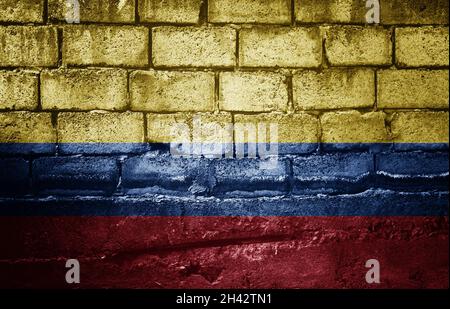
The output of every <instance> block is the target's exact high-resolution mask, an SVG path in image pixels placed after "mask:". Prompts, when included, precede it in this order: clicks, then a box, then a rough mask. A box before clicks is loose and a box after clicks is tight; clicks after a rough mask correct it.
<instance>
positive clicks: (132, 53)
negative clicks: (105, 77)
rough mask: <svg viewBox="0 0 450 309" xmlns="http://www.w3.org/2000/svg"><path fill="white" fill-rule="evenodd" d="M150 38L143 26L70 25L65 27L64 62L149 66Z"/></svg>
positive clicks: (73, 63)
mask: <svg viewBox="0 0 450 309" xmlns="http://www.w3.org/2000/svg"><path fill="white" fill-rule="evenodd" d="M148 38H149V31H148V29H147V28H144V27H124V26H121V27H108V26H79V27H78V26H73V27H71V26H68V27H65V28H64V38H63V41H64V46H63V51H62V53H63V62H64V64H66V65H109V66H130V67H142V66H145V65H147V64H148V48H149V46H148Z"/></svg>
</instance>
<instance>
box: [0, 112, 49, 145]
mask: <svg viewBox="0 0 450 309" xmlns="http://www.w3.org/2000/svg"><path fill="white" fill-rule="evenodd" d="M0 129H1V130H0V141H1V142H2V143H5V142H6V143H53V142H56V132H55V130H54V129H53V125H52V119H51V114H50V113H30V112H10V113H0Z"/></svg>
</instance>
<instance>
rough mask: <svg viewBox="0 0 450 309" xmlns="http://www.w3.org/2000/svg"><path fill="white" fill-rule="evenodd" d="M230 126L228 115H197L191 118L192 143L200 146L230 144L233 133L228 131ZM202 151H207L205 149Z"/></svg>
mask: <svg viewBox="0 0 450 309" xmlns="http://www.w3.org/2000/svg"><path fill="white" fill-rule="evenodd" d="M232 124H233V119H232V117H231V114H228V113H217V114H212V113H201V114H200V113H197V114H195V115H193V118H192V141H193V142H194V143H200V144H202V146H207V144H217V143H220V144H221V143H232V142H233V133H232V132H231V130H230V129H231V125H232ZM203 150H204V151H205V150H207V147H204V149H203ZM202 154H205V152H202Z"/></svg>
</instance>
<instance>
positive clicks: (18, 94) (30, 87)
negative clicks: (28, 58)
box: [0, 71, 39, 110]
mask: <svg viewBox="0 0 450 309" xmlns="http://www.w3.org/2000/svg"><path fill="white" fill-rule="evenodd" d="M38 80H39V77H38V75H37V74H36V73H35V72H27V71H25V72H9V71H0V109H13V110H33V109H35V108H36V107H37V105H38Z"/></svg>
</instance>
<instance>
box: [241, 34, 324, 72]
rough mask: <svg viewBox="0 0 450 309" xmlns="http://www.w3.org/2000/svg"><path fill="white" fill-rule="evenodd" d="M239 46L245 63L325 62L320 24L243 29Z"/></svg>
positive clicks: (314, 64)
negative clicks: (311, 26) (299, 26)
mask: <svg viewBox="0 0 450 309" xmlns="http://www.w3.org/2000/svg"><path fill="white" fill-rule="evenodd" d="M239 46H240V50H239V52H240V54H239V61H240V63H239V64H240V66H243V67H318V66H319V65H320V64H321V63H322V42H321V39H320V31H319V29H318V28H294V29H289V28H251V29H243V30H242V31H240V33H239Z"/></svg>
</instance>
